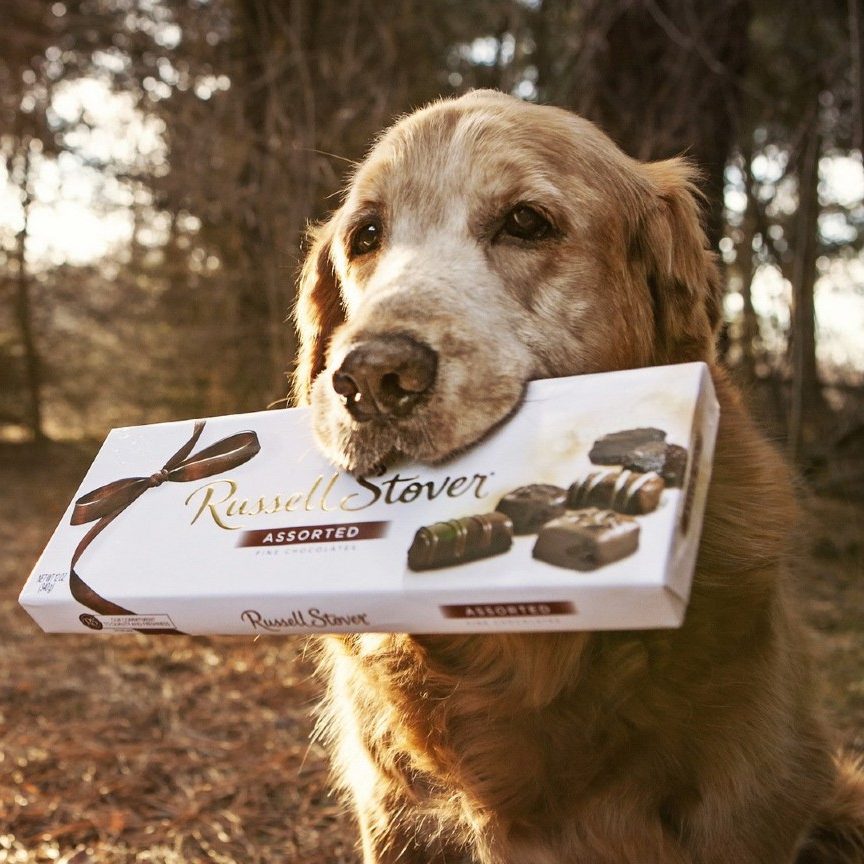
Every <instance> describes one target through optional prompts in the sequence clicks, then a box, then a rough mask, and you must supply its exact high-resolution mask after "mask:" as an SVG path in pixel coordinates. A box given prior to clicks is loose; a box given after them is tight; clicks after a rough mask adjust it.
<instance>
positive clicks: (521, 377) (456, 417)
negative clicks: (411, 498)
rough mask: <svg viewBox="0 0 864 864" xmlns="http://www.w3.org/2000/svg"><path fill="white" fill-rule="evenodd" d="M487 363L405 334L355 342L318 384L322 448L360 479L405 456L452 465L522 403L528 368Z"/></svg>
mask: <svg viewBox="0 0 864 864" xmlns="http://www.w3.org/2000/svg"><path fill="white" fill-rule="evenodd" d="M448 347H451V348H452V346H448ZM472 355H473V352H472ZM484 359H485V358H481V357H478V358H476V359H472V357H471V356H465V354H464V353H462V352H460V353H459V354H458V355H457V356H454V355H453V352H452V351H447V352H444V351H441V352H439V351H437V350H435V348H433V347H432V346H430V345H429V344H428V343H426V342H424V341H422V340H420V339H418V338H416V337H415V336H413V335H410V334H407V333H404V332H403V333H395V334H387V335H384V336H375V337H374V338H370V339H365V340H362V341H358V342H355V343H353V345H352V346H351V347H350V349H349V350H348V351H347V353H345V355H344V359H343V360H342V361H341V363H339V364H338V366H337V368H336V369H335V370H333V371H331V370H325V371H324V372H322V374H321V375H319V376H318V378H317V379H316V381H315V384H314V386H313V391H312V406H313V416H314V426H315V433H316V437H317V439H318V442H319V444H320V445H321V446H322V448H323V449H324V450H325V452H327V454H328V455H329V456H330V458H332V459H334V461H336V462H338V463H339V464H340V465H342V466H343V467H345V468H347V469H348V470H350V471H352V472H354V473H356V474H371V473H374V472H375V471H376V469H378V468H379V467H380V466H381V465H390V464H392V463H393V462H394V461H396V460H398V459H401V458H407V459H411V460H415V461H420V462H426V463H439V462H442V461H445V460H446V459H448V458H450V457H451V456H454V455H456V454H457V453H460V452H462V451H464V450H466V449H468V448H469V447H471V446H473V445H474V444H476V443H477V442H478V441H480V440H482V439H483V438H485V437H486V436H487V435H488V434H489V432H490V430H491V429H493V428H495V427H497V426H498V425H500V424H501V423H502V422H503V421H504V420H505V419H506V418H507V417H509V416H510V415H511V414H512V412H513V411H515V410H516V408H517V407H518V405H519V404H520V402H521V400H522V397H523V394H524V390H525V385H526V382H527V380H528V378H529V375H528V369H527V368H522V367H519V368H517V367H515V366H513V368H507V369H504V370H502V369H501V368H499V364H494V366H491V365H490V366H489V367H487V365H486V363H484ZM487 362H488V361H487ZM331 368H332V367H331Z"/></svg>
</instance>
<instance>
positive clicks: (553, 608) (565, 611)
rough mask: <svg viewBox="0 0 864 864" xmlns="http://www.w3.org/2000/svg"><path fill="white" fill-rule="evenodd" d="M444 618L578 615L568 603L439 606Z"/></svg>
mask: <svg viewBox="0 0 864 864" xmlns="http://www.w3.org/2000/svg"><path fill="white" fill-rule="evenodd" d="M440 609H441V611H442V612H443V613H444V617H445V618H544V617H546V616H547V615H578V614H579V610H578V609H577V608H576V606H575V605H574V604H573V603H570V602H569V601H566V600H564V601H555V600H552V601H549V602H533V603H512V602H508V603H462V604H458V605H449V606H441V607H440Z"/></svg>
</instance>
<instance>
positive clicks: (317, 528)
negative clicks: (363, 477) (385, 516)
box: [237, 522, 390, 546]
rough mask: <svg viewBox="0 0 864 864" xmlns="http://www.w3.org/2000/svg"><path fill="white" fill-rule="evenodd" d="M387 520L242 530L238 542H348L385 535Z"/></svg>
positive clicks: (271, 544)
mask: <svg viewBox="0 0 864 864" xmlns="http://www.w3.org/2000/svg"><path fill="white" fill-rule="evenodd" d="M389 524H390V523H389V522H337V523H334V524H333V525H301V526H297V525H294V526H291V527H288V528H262V529H259V530H257V531H244V532H243V533H242V534H241V535H240V539H239V540H238V541H237V545H238V546H299V545H303V544H306V543H348V542H352V543H353V542H354V541H355V540H379V539H380V538H381V537H386V536H387V526H388V525H389Z"/></svg>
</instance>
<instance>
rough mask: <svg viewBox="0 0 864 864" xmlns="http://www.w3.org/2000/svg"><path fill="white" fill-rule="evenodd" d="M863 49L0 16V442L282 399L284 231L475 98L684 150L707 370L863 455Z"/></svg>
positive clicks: (505, 3) (513, 10)
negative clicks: (420, 129)
mask: <svg viewBox="0 0 864 864" xmlns="http://www.w3.org/2000/svg"><path fill="white" fill-rule="evenodd" d="M862 53H864V9H862V5H861V2H860V0H472V2H459V0H394V2H369V0H58V2H47V0H7V2H5V3H4V4H3V8H2V12H0V153H2V157H3V158H2V160H0V437H2V438H5V439H6V440H10V439H13V440H14V439H27V438H30V439H36V440H39V439H42V438H44V437H48V438H51V439H55V440H56V439H68V438H75V437H82V436H87V437H101V436H102V435H103V433H104V432H105V430H106V429H107V428H108V427H109V426H111V425H131V424H136V423H144V422H151V421H159V420H165V419H172V418H173V419H176V418H180V417H187V416H190V415H195V416H199V415H212V414H219V413H234V412H237V411H242V410H258V409H261V408H263V407H265V406H266V405H268V404H271V403H273V402H275V401H276V400H279V399H281V398H283V397H284V396H285V393H286V391H287V385H286V377H285V376H286V371H289V370H290V368H291V364H292V359H293V354H294V343H293V333H292V329H291V327H290V325H288V324H286V320H285V319H286V316H287V314H288V312H289V309H290V307H291V304H292V301H293V293H294V276H295V272H296V266H297V262H298V259H299V256H300V250H301V243H302V237H303V233H304V229H305V226H306V225H307V222H308V221H309V220H310V219H315V218H319V217H321V216H322V215H324V214H325V213H326V211H327V210H328V209H330V208H332V207H334V206H335V199H334V198H333V195H334V193H335V192H336V191H337V190H338V189H339V188H340V186H341V183H342V181H343V178H344V175H345V173H346V170H347V169H350V163H351V161H352V160H356V159H358V158H360V157H361V156H362V155H363V153H364V151H365V149H366V148H367V147H368V145H369V142H370V141H371V139H372V138H373V136H374V135H375V133H376V132H377V131H378V130H380V129H381V128H382V127H384V126H386V125H387V124H389V123H390V122H391V121H392V120H393V119H394V118H395V117H397V116H398V115H399V114H401V113H403V112H406V111H408V110H410V109H411V108H413V107H416V106H419V105H421V104H423V103H425V102H426V101H428V100H431V99H433V98H436V97H437V96H440V95H448V94H458V93H461V92H464V91H465V90H467V89H469V88H472V87H481V86H483V87H496V88H500V89H502V90H506V91H509V92H512V93H514V94H516V95H518V96H520V97H522V98H524V99H528V100H537V101H541V102H549V103H554V104H557V105H561V106H565V107H568V108H572V109H574V110H576V111H578V112H580V113H582V114H583V115H585V116H587V117H589V118H590V119H592V120H595V121H597V122H598V123H599V124H600V125H601V126H603V128H605V129H606V131H607V132H609V133H610V134H611V135H612V137H613V138H615V139H616V140H617V141H618V142H619V143H620V144H621V145H622V146H623V147H624V148H625V150H627V151H628V152H630V153H631V154H632V155H635V156H637V157H640V158H643V159H654V158H663V157H667V156H670V155H674V154H679V153H687V154H689V155H690V156H691V157H692V158H693V159H694V160H695V161H696V162H697V163H698V164H699V165H700V166H701V168H702V170H703V172H704V175H705V184H704V187H705V191H706V192H707V194H708V198H709V201H710V211H709V213H708V227H709V233H710V238H711V242H712V243H713V245H714V246H715V247H716V249H717V250H718V252H719V254H720V255H721V256H722V260H723V262H724V264H725V270H726V276H727V284H728V294H727V297H726V312H727V320H728V325H727V328H726V330H725V332H724V339H723V350H724V352H725V354H726V358H727V360H728V361H729V363H730V364H731V365H732V366H734V367H735V368H736V370H737V371H738V373H739V375H740V377H741V379H742V380H743V381H744V382H745V383H746V384H748V385H749V387H750V390H751V393H753V394H754V397H755V398H756V399H757V401H758V402H759V403H760V406H761V409H762V411H763V414H765V416H766V417H767V419H768V420H769V422H770V424H771V426H772V428H773V429H774V431H775V433H776V434H777V435H778V436H780V437H785V439H786V441H787V443H788V447H789V450H790V452H791V453H792V455H793V456H794V457H796V458H798V459H799V461H800V462H801V464H802V465H803V467H804V468H805V469H808V470H809V469H812V468H814V466H815V467H817V468H818V467H819V466H820V465H824V464H825V463H826V459H829V458H830V457H833V455H835V451H836V455H838V456H839V458H841V459H842V458H843V457H844V456H845V455H846V451H849V453H851V452H852V451H856V452H860V451H862V450H864V431H862V410H861V394H862V383H864V340H862V338H861V334H862V332H864V257H862V245H864V169H862V159H861V151H862V90H864V83H862V81H864V61H862ZM844 448H845V450H844ZM846 468H848V466H846V467H844V469H843V470H841V471H839V472H837V471H835V472H833V474H832V476H831V477H828V478H827V479H826V480H825V482H826V483H827V484H828V485H829V486H830V485H831V484H832V483H841V484H846V486H848V485H849V479H850V478H849V471H848V470H846ZM853 473H854V472H853ZM855 477H856V482H857V481H864V474H861V473H858V474H856V475H855ZM861 485H864V483H862V484H861Z"/></svg>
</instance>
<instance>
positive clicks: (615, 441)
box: [588, 427, 666, 465]
mask: <svg viewBox="0 0 864 864" xmlns="http://www.w3.org/2000/svg"><path fill="white" fill-rule="evenodd" d="M665 440H666V433H665V432H664V431H663V430H662V429H654V428H651V427H648V428H646V429H624V430H623V431H621V432H611V433H610V434H609V435H604V436H603V437H602V438H598V439H597V440H596V441H595V442H594V446H593V447H592V448H591V452H590V453H589V454H588V458H589V459H590V460H591V461H592V462H593V463H594V464H595V465H623V464H624V460H625V459H626V458H627V456H628V455H629V454H630V453H631V452H632V451H633V450H634V449H635V448H637V447H641V446H642V445H643V444H649V443H651V442H664V441H665Z"/></svg>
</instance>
